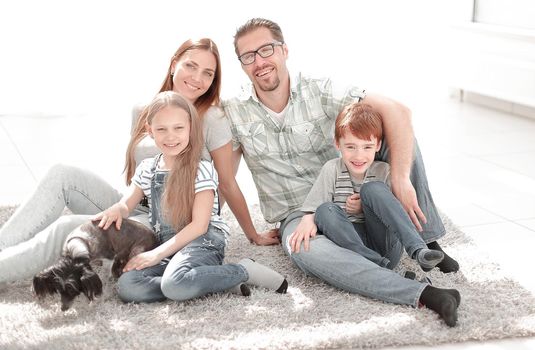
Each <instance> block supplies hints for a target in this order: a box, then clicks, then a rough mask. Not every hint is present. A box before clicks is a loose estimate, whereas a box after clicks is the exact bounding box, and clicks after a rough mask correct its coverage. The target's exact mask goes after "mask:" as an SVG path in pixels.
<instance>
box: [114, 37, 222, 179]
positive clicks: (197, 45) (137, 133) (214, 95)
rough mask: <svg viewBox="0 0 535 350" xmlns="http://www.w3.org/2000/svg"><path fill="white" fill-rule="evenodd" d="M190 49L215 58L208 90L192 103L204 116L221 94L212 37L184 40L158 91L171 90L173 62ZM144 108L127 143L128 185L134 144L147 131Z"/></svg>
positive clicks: (137, 142)
mask: <svg viewBox="0 0 535 350" xmlns="http://www.w3.org/2000/svg"><path fill="white" fill-rule="evenodd" d="M190 50H205V51H209V52H211V53H212V54H213V55H214V57H215V59H216V69H215V73H214V80H213V81H212V85H210V88H209V89H208V91H206V92H205V93H204V94H203V95H202V96H200V97H199V98H198V99H197V100H196V101H195V103H194V106H195V108H197V113H198V115H199V116H201V117H202V116H204V113H206V111H207V110H208V109H209V108H210V106H212V105H219V103H220V94H221V59H220V57H219V50H218V49H217V45H216V44H215V43H214V42H213V41H212V39H208V38H202V39H198V40H191V39H189V40H186V41H185V42H184V43H183V44H182V45H180V47H179V48H178V49H177V50H176V52H175V54H174V55H173V56H172V57H171V61H170V63H169V67H168V68H167V74H166V75H165V79H164V81H163V83H162V86H161V87H160V91H159V92H164V91H172V90H173V76H172V75H171V69H172V67H173V64H174V62H177V61H178V60H180V58H181V57H182V55H184V53H185V52H187V51H190ZM145 111H146V109H145V110H144V111H143V112H141V114H140V116H139V118H138V119H137V122H136V125H135V127H134V130H133V131H132V136H131V138H130V142H129V143H128V148H127V149H126V160H125V166H124V172H125V179H126V184H127V185H130V182H131V181H132V176H133V175H134V172H135V170H136V161H135V158H134V155H135V149H136V146H137V145H138V144H139V142H140V141H141V140H142V139H143V138H144V137H145V136H147V131H146V129H145V124H147V115H146V113H145Z"/></svg>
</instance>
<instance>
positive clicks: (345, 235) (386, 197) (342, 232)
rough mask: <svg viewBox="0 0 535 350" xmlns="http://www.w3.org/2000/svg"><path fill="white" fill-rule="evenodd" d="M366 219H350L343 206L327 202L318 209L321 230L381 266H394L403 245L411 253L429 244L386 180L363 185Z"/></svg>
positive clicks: (362, 197)
mask: <svg viewBox="0 0 535 350" xmlns="http://www.w3.org/2000/svg"><path fill="white" fill-rule="evenodd" d="M360 199H361V205H362V209H363V212H364V217H365V223H353V222H351V221H349V219H348V216H347V214H346V212H345V210H344V209H342V208H341V207H340V206H338V205H336V204H334V203H332V202H328V203H323V204H322V205H320V206H319V207H318V209H317V211H316V215H315V223H316V225H317V226H318V230H319V231H321V233H322V234H323V235H325V236H327V238H329V239H330V240H331V241H333V242H334V243H336V244H337V245H339V246H341V247H344V248H347V249H349V250H352V251H354V252H356V253H359V254H360V255H362V256H364V257H365V258H367V259H368V260H371V261H373V262H374V263H376V264H377V265H379V266H382V267H388V268H390V269H393V268H394V267H396V266H397V264H398V263H399V260H400V259H401V255H402V249H403V247H405V250H406V251H407V254H408V255H409V256H410V257H412V256H413V254H414V252H416V250H418V249H421V248H427V245H426V244H425V242H424V241H423V239H422V237H421V236H420V234H419V233H418V231H416V228H415V227H414V224H413V223H412V221H411V219H410V218H409V216H408V214H407V212H406V211H405V210H404V209H403V207H402V206H401V203H400V202H399V201H398V200H397V199H396V197H394V195H393V194H392V192H391V191H390V189H389V188H388V186H387V185H386V184H385V183H383V182H379V181H376V182H368V183H365V184H363V185H362V187H361V189H360Z"/></svg>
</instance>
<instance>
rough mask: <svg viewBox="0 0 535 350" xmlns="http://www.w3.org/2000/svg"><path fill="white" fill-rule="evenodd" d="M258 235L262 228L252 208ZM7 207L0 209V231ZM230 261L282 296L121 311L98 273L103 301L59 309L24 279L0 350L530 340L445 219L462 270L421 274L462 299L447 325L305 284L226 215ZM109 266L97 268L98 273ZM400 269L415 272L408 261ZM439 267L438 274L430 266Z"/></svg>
mask: <svg viewBox="0 0 535 350" xmlns="http://www.w3.org/2000/svg"><path fill="white" fill-rule="evenodd" d="M251 210H252V213H253V215H254V217H255V218H256V219H255V221H256V222H255V224H256V226H257V228H260V229H262V228H266V227H267V225H266V223H265V222H264V221H263V220H262V219H261V215H260V213H259V210H258V207H257V206H255V207H253V208H251ZM11 213H12V208H2V209H0V224H2V223H3V222H5V220H6V218H7V217H9V215H11ZM224 216H225V217H226V218H227V220H228V221H229V223H230V224H231V228H232V232H233V239H232V241H231V243H230V246H229V247H228V251H227V258H226V260H227V261H229V262H236V261H238V260H239V259H241V258H242V257H252V258H254V259H256V260H257V261H259V262H262V263H264V264H266V265H270V266H271V267H273V268H274V269H276V270H278V271H280V272H281V273H283V274H284V275H286V276H287V279H288V281H289V283H290V287H289V289H288V293H287V294H285V295H280V294H276V293H274V292H268V291H264V290H260V289H254V290H253V293H252V295H251V296H250V297H248V298H246V297H240V296H236V295H230V294H221V295H213V296H209V297H204V298H200V299H197V300H193V301H190V302H186V303H175V302H171V301H168V302H162V303H155V304H148V305H133V304H123V303H122V302H120V301H119V300H118V299H117V296H116V290H115V284H114V282H113V281H112V280H111V279H110V278H109V273H108V272H107V271H106V269H105V268H101V269H100V274H101V277H103V280H105V281H106V283H105V290H104V294H103V296H102V297H100V298H99V299H98V300H96V301H94V302H93V303H91V304H89V303H88V302H87V300H86V299H85V298H84V297H80V298H78V299H77V300H76V302H75V303H74V305H73V307H72V308H71V309H70V310H69V311H67V312H65V313H64V312H62V311H60V308H59V298H49V299H47V300H46V301H45V302H44V303H42V304H39V303H37V302H36V300H35V299H34V297H33V295H32V292H31V289H30V281H29V280H28V281H23V282H18V283H14V284H10V285H8V286H7V288H4V289H3V290H2V291H0V349H22V348H24V349H28V348H39V349H42V348H47V349H76V350H81V349H155V348H157V349H165V348H173V349H303V348H377V347H383V346H397V345H410V344H427V345H432V344H439V343H450V342H462V341H467V340H483V339H498V338H508V337H520V336H528V335H535V298H534V296H533V295H532V294H531V293H530V292H528V291H526V290H525V289H524V288H523V287H521V286H520V285H519V284H518V283H516V282H515V281H513V280H511V279H509V278H507V276H504V275H503V274H502V273H501V271H500V268H499V266H497V265H496V264H495V263H493V262H492V261H490V259H489V258H488V257H486V256H484V255H482V254H481V253H480V252H478V249H477V247H476V246H475V245H474V244H473V242H471V241H470V240H469V239H468V238H467V237H466V236H465V235H464V234H463V233H462V232H461V231H460V230H459V229H457V228H456V227H455V226H454V225H453V224H452V223H451V222H450V221H449V220H448V219H447V218H446V217H444V221H445V224H446V227H447V230H448V234H447V235H446V237H445V238H444V239H443V240H441V244H442V245H443V246H444V247H446V248H447V251H448V252H450V253H451V255H452V256H454V257H455V258H457V259H458V261H459V263H460V265H461V272H459V273H456V274H447V275H446V274H442V273H440V272H438V271H432V272H430V273H428V276H429V277H430V278H431V279H432V281H433V284H434V285H435V286H439V287H447V288H457V289H458V290H459V291H460V292H461V295H462V303H461V306H460V308H459V321H458V325H457V326H456V327H455V328H449V327H447V326H446V325H445V324H444V322H442V321H441V320H440V319H439V318H438V316H437V314H436V313H434V312H432V311H430V310H428V309H414V308H412V307H408V306H400V305H393V304H387V303H383V302H380V301H376V300H372V299H369V298H365V297H360V296H358V295H352V294H348V293H345V292H342V291H340V290H337V289H335V288H332V287H330V286H328V285H326V284H324V283H322V282H321V281H319V280H317V279H315V278H311V277H306V276H304V275H303V273H301V272H300V271H299V270H298V269H297V268H296V267H295V266H293V265H292V263H291V262H290V260H289V259H288V258H287V257H286V256H285V255H284V253H283V252H282V249H281V248H280V246H275V247H257V246H253V245H250V244H249V243H248V241H247V240H246V239H245V238H244V237H243V233H242V231H241V230H240V228H239V226H238V225H237V223H236V221H235V220H234V219H233V217H232V215H231V214H229V212H228V211H224ZM106 266H109V264H104V267H106ZM400 268H404V269H409V270H412V271H415V272H417V274H418V275H419V276H418V277H422V275H421V272H419V271H421V270H420V269H419V268H418V267H417V266H416V265H415V264H414V263H413V262H412V261H411V260H409V259H408V258H407V257H406V256H405V258H404V259H403V261H402V264H401V266H400ZM435 270H437V269H435Z"/></svg>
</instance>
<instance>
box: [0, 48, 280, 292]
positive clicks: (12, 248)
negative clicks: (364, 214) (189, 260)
mask: <svg viewBox="0 0 535 350" xmlns="http://www.w3.org/2000/svg"><path fill="white" fill-rule="evenodd" d="M220 88H221V65H220V59H219V53H218V50H217V46H216V45H215V43H214V42H213V41H212V40H210V39H201V40H198V41H192V40H187V41H186V42H185V43H183V44H182V45H181V46H180V47H179V48H178V50H177V51H176V53H175V54H174V55H173V57H172V58H171V63H170V65H169V69H168V72H167V75H166V78H165V80H164V83H163V84H162V87H161V89H160V91H167V90H173V91H175V92H178V93H180V94H183V95H184V96H186V98H188V99H189V100H190V102H192V103H193V105H194V106H195V107H196V108H197V109H198V113H199V115H201V116H202V117H203V118H205V120H204V121H205V123H204V125H205V126H204V130H205V134H206V136H207V140H206V145H207V147H206V148H207V149H208V150H209V154H210V156H211V157H212V158H213V161H214V164H215V168H216V170H217V171H218V173H219V177H220V190H221V194H222V195H223V196H224V197H225V198H226V200H227V201H228V203H229V206H230V208H231V209H232V211H233V212H234V214H235V216H236V218H237V220H238V222H239V223H240V225H241V226H242V228H243V230H244V232H245V233H246V235H247V237H248V238H249V239H250V240H252V241H253V242H255V243H257V244H275V243H277V242H278V240H277V238H276V232H275V231H270V232H267V233H263V234H258V233H257V232H256V230H255V228H254V226H253V224H252V220H251V218H250V215H249V211H248V209H247V204H246V203H245V199H244V197H243V194H242V193H241V191H240V190H239V187H238V185H237V183H236V180H235V178H234V172H233V169H232V146H231V143H230V136H228V135H227V136H225V137H221V136H220V132H221V131H220V130H224V126H225V124H226V119H225V118H224V117H222V113H220V112H219V111H220V110H219V109H218V108H216V107H215V105H217V104H218V103H219V93H220ZM144 118H146V116H143V115H142V116H141V117H140V118H139V121H138V123H137V126H138V127H136V128H135V129H134V134H139V137H138V138H137V139H136V138H132V141H131V142H130V144H129V146H128V150H127V162H126V178H127V182H129V180H128V179H130V177H131V175H132V172H133V170H134V169H135V161H134V160H133V158H132V157H133V154H134V151H135V150H136V147H137V149H141V148H142V147H141V146H142V145H141V144H140V141H141V140H143V144H144V145H146V143H147V140H146V139H144V138H145V136H146V135H145V134H144V131H142V130H141V127H139V126H140V125H142V124H143V123H144V120H143V119H144ZM212 121H214V122H219V123H221V124H222V125H221V126H220V125H217V126H213V127H212V126H211V124H210V123H211V122H212ZM226 125H227V126H226V128H227V130H228V124H226ZM210 135H212V136H210ZM226 139H228V140H227V141H226ZM221 140H223V141H221ZM225 141H226V142H225ZM203 153H204V154H205V155H206V153H207V152H206V151H203ZM155 154H156V150H154V153H152V154H147V156H154V155H155ZM121 197H122V195H121V193H119V191H117V190H116V189H114V188H113V187H112V186H110V185H109V184H108V183H106V182H105V181H104V180H103V179H101V178H100V177H98V176H96V175H95V174H93V173H91V172H89V171H86V170H82V169H79V168H75V167H71V166H66V165H55V166H53V167H52V168H51V169H50V170H49V171H48V173H47V174H46V175H45V176H44V178H43V179H42V180H41V181H40V183H39V185H38V187H37V189H36V191H35V192H34V193H33V195H32V196H30V198H29V199H28V200H26V202H25V203H23V204H21V206H20V207H19V208H18V209H17V211H16V212H15V213H14V214H13V216H12V217H11V218H10V219H9V220H8V221H7V222H6V223H5V224H4V226H3V227H2V229H1V230H0V283H2V282H8V281H15V280H20V279H24V278H28V277H31V276H33V275H34V274H35V273H37V272H39V271H41V270H42V269H43V268H45V267H47V266H50V265H52V264H53V263H54V262H55V261H56V260H57V259H58V257H59V256H60V253H61V249H62V246H63V242H64V240H65V237H66V236H67V235H68V234H69V233H70V232H71V231H72V230H73V229H74V228H75V227H77V226H78V225H80V224H81V223H83V222H84V221H87V220H89V219H90V218H91V217H92V216H93V215H95V214H97V213H99V212H101V211H103V210H105V209H106V208H108V207H110V206H112V205H113V204H114V203H116V202H117V201H119V200H120V198H121ZM65 207H67V208H68V209H69V210H70V211H71V212H72V213H73V214H74V215H62V213H63V210H64V209H65ZM147 213H148V211H147V208H146V207H144V206H142V205H138V206H137V208H136V209H135V210H134V211H133V212H132V216H134V217H135V218H137V219H138V220H139V221H142V222H144V223H146V224H147V225H148V214H147Z"/></svg>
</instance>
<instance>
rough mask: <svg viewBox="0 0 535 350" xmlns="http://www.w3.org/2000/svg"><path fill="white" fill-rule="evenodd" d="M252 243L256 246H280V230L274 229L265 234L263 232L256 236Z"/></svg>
mask: <svg viewBox="0 0 535 350" xmlns="http://www.w3.org/2000/svg"><path fill="white" fill-rule="evenodd" d="M251 243H254V244H256V245H274V244H279V243H280V241H279V229H278V228H273V229H271V230H267V231H264V232H261V233H259V234H257V235H256V237H255V238H254V240H252V242H251Z"/></svg>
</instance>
